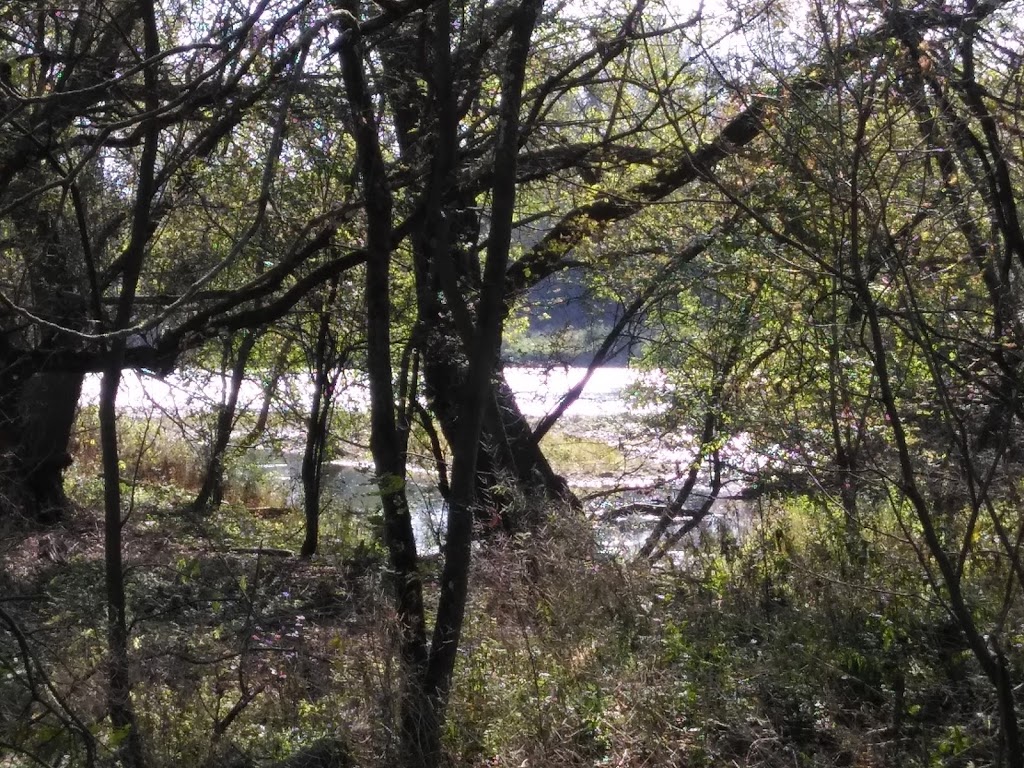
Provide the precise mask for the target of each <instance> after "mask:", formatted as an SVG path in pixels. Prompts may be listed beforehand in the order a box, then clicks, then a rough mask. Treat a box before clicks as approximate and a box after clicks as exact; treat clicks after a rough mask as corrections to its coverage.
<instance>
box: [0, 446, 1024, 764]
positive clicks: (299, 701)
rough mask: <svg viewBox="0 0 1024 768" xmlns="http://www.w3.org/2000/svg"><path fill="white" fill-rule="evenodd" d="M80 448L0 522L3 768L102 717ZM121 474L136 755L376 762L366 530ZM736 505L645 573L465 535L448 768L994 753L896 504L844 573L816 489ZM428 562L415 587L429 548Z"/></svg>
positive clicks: (967, 672)
mask: <svg viewBox="0 0 1024 768" xmlns="http://www.w3.org/2000/svg"><path fill="white" fill-rule="evenodd" d="M129 434H130V432H129ZM83 455H84V457H85V458H84V459H83V460H80V462H79V463H78V465H77V466H76V468H75V471H74V478H73V481H72V482H71V483H69V488H70V489H71V490H72V492H73V493H74V494H75V495H76V499H77V502H78V511H77V512H76V514H74V515H73V516H72V517H71V518H70V519H68V520H67V521H66V522H65V523H64V524H62V525H61V526H60V527H56V528H52V529H49V530H46V531H40V530H38V529H29V528H21V527H19V526H17V525H7V527H6V529H5V530H4V531H2V537H0V548H2V551H0V560H2V562H3V563H4V567H3V572H2V576H0V579H2V582H3V584H2V587H3V589H2V594H3V597H2V598H0V608H2V609H3V612H4V621H5V626H4V627H3V631H2V633H0V689H2V690H0V693H2V695H0V701H2V702H3V703H2V704H0V713H2V718H0V723H2V725H0V744H3V745H5V746H4V749H3V752H2V753H3V754H4V757H3V758H2V759H0V765H3V766H21V765H26V766H27V765H32V764H39V763H38V762H33V761H31V760H29V759H28V758H23V757H19V754H21V755H25V754H28V753H32V754H33V755H36V756H37V757H41V758H42V759H43V760H44V761H46V760H52V763H46V764H50V765H62V766H71V765H76V764H79V763H78V762H76V761H80V760H81V759H82V755H81V754H80V752H76V747H75V744H76V739H75V737H74V732H73V728H71V727H69V726H68V719H69V718H70V717H71V714H69V713H73V716H74V718H77V721H78V722H80V723H81V724H83V725H84V726H85V727H87V728H88V729H89V730H90V731H91V732H92V733H93V735H94V736H95V737H96V739H97V742H98V743H99V744H100V745H101V746H102V749H101V758H102V757H103V755H104V752H103V750H105V755H106V757H107V758H109V757H110V756H111V755H112V754H113V752H114V751H116V748H117V745H118V740H119V738H120V734H118V733H117V732H116V731H115V730H113V729H112V728H111V727H110V726H109V723H108V721H106V720H105V719H104V718H105V711H106V709H105V703H104V702H105V699H104V697H105V692H104V680H105V678H104V675H103V669H104V663H105V661H104V659H105V655H104V653H105V651H104V649H105V639H104V621H103V611H104V607H103V598H102V595H103V536H102V523H101V515H100V513H99V512H98V511H97V510H96V504H97V498H98V497H97V488H96V483H97V481H96V480H95V479H92V478H94V477H95V469H94V468H93V467H91V466H90V461H91V460H90V459H89V457H88V452H85V453H84V454H83ZM126 455H130V453H128V452H126ZM181 455H183V454H182V453H179V454H178V458H179V459H180V458H181ZM175 467H176V468H175ZM133 470H134V472H135V475H134V477H133V482H134V485H133V487H132V488H131V489H130V490H133V491H134V495H133V496H132V509H131V512H130V514H129V516H128V519H127V523H126V530H125V541H126V547H125V562H126V579H127V585H128V599H129V605H130V615H129V622H130V624H129V629H130V636H131V649H132V659H131V661H132V673H133V677H134V679H133V685H134V700H135V705H136V708H137V712H138V717H139V721H140V722H139V727H140V730H141V733H142V734H143V735H144V739H145V747H146V751H147V755H148V759H149V764H150V765H153V766H173V765H197V766H201V765H207V766H214V765H231V766H243V765H261V764H267V763H268V762H273V761H280V760H282V759H287V758H288V756H289V755H290V754H292V753H293V752H294V751H295V750H297V749H299V747H300V745H308V744H310V743H315V742H316V741H317V740H318V739H322V738H338V737H340V738H342V739H343V740H344V741H345V742H346V743H348V744H349V745H350V750H351V753H352V755H353V757H354V760H355V762H356V764H358V765H365V766H373V765H380V766H384V765H389V764H391V759H392V756H393V754H394V750H395V749H396V748H397V736H396V726H395V723H396V722H397V717H398V704H399V700H400V694H401V680H402V674H401V671H400V669H399V667H398V660H397V658H396V654H395V650H394V649H395V643H394V635H395V632H396V616H395V614H394V610H393V608H392V607H391V605H392V604H391V603H390V601H389V599H388V596H387V593H386V586H385V585H386V573H385V570H386V566H385V564H386V557H385V556H384V553H383V550H382V548H381V546H380V544H379V542H378V541H376V540H375V539H374V537H373V535H372V533H371V532H372V530H373V527H372V526H371V525H355V524H353V522H352V519H351V517H352V516H351V514H345V513H344V512H343V511H341V510H337V509H333V510H330V511H329V512H328V513H327V514H325V516H324V525H325V530H326V531H328V535H325V536H324V546H323V548H322V550H321V552H320V554H318V556H317V557H316V558H314V559H312V560H302V559H298V558H296V557H293V556H289V555H288V552H289V551H294V550H296V549H297V547H298V543H299V542H300V541H301V536H302V532H301V526H302V519H301V515H300V513H299V512H298V511H296V510H292V509H288V508H287V506H281V505H280V503H279V502H278V503H276V504H272V505H271V504H265V503H262V502H264V501H266V499H265V498H264V499H261V498H260V496H259V494H258V493H254V489H253V488H252V487H250V488H249V490H248V492H247V493H242V492H241V491H240V490H238V491H237V492H236V493H234V494H229V499H231V501H230V503H227V504H225V505H224V506H222V507H221V509H220V510H219V511H218V512H216V513H212V514H210V515H208V516H205V517H197V516H195V515H192V514H188V513H186V512H184V511H183V510H185V509H187V507H188V499H189V498H190V489H189V488H187V487H182V486H180V485H177V484H176V482H175V481H176V480H183V479H187V477H188V471H187V469H186V468H184V467H182V466H180V462H179V463H176V462H175V461H174V456H173V455H167V454H164V455H161V454H160V453H159V452H151V453H149V454H147V455H146V456H145V458H144V460H140V461H139V462H137V463H136V465H135V466H134V467H133ZM239 478H242V480H244V478H245V476H244V474H243V475H239V476H237V477H236V485H245V483H244V482H242V480H240V479H239ZM236 490H237V489H236ZM264 490H266V492H267V493H268V494H275V493H278V492H279V491H278V489H274V488H269V489H264ZM750 514H751V515H753V516H754V518H755V521H754V524H753V526H752V527H751V529H750V530H751V531H752V532H751V533H749V534H747V535H746V536H745V537H744V538H743V539H742V540H737V538H736V537H735V536H734V535H733V534H732V533H730V532H729V531H728V530H716V529H714V528H713V527H707V528H705V529H703V530H701V531H695V532H694V534H693V535H692V537H691V538H690V539H689V540H688V541H686V542H685V544H684V545H683V546H682V547H681V548H680V549H679V551H677V552H676V553H675V556H674V558H673V559H672V560H671V561H663V562H661V563H659V564H658V565H656V566H653V567H652V566H651V565H649V564H647V563H644V564H642V565H640V564H633V563H630V562H629V561H628V559H625V558H623V557H619V556H612V555H611V554H608V553H606V552H603V551H601V550H600V549H599V548H598V547H597V545H596V544H595V541H594V534H593V529H592V527H591V523H590V522H588V521H587V520H586V519H583V518H582V517H568V516H563V517H557V518H553V519H551V520H550V521H549V523H548V524H547V526H546V527H545V528H544V529H543V530H542V531H540V532H538V533H537V534H534V535H532V536H529V537H519V538H515V539H506V540H500V539H499V540H494V539H492V540H489V541H487V542H485V543H481V544H478V545H477V546H478V547H479V549H480V550H481V555H482V556H479V557H477V558H475V566H474V571H473V578H472V591H471V597H470V604H469V609H468V623H467V627H466V632H465V635H464V642H463V645H462V648H461V650H460V658H459V663H458V665H457V678H456V681H455V685H454V687H453V699H452V702H451V705H450V709H449V716H448V719H447V723H446V726H445V733H444V738H445V742H444V743H445V749H446V753H447V755H448V759H449V761H450V764H451V765H456V766H507V767H508V768H518V767H521V766H548V765H550V766H592V765H594V766H596V765H610V766H653V765H659V766H660V765H680V766H709V767H710V766H765V767H768V766H779V767H780V768H781V767H782V766H857V767H858V768H866V767H867V766H963V767H964V768H967V767H968V766H978V767H980V766H987V765H997V764H998V762H999V759H1000V756H999V752H998V750H999V747H998V744H999V739H998V728H997V722H996V713H995V703H994V702H993V701H992V697H991V694H990V689H989V688H988V687H987V686H986V684H985V682H984V680H983V679H982V678H981V676H980V673H979V670H978V669H977V668H976V666H975V664H974V662H973V661H972V659H971V657H970V654H969V653H968V652H967V649H966V647H965V646H964V644H963V641H962V640H961V639H960V635H959V633H958V632H957V629H956V627H955V625H954V624H953V623H952V622H951V621H950V619H949V618H948V617H947V616H946V615H945V614H944V613H943V611H942V610H941V609H940V608H939V607H937V606H936V605H935V604H934V602H933V600H932V599H931V597H930V592H929V588H928V586H927V584H926V583H924V582H923V580H922V578H921V576H920V569H919V565H918V562H917V560H916V555H915V553H914V551H913V549H912V548H910V547H908V546H907V545H906V544H905V543H904V541H903V539H902V537H901V536H900V535H899V533H898V531H899V527H898V525H897V524H896V523H895V521H893V520H887V519H886V515H885V514H883V513H881V512H879V513H878V514H877V516H876V518H875V519H874V520H873V522H872V525H871V526H869V527H868V528H867V529H866V536H865V538H866V541H867V557H866V558H865V559H864V561H863V562H862V563H858V564H857V565H856V566H855V565H851V563H850V562H849V558H848V555H847V554H846V551H845V549H844V538H843V536H844V530H845V529H844V525H843V521H842V519H841V517H840V515H839V513H838V512H837V511H835V510H832V509H831V508H830V507H829V506H828V505H827V504H824V503H819V502H816V501H814V500H812V499H807V498H768V497H765V498H762V499H760V500H758V501H757V502H754V503H753V504H752V505H751V507H750ZM423 568H424V570H425V572H424V583H425V588H426V591H427V594H428V604H429V602H430V595H431V594H432V593H434V592H436V589H437V584H436V579H437V574H436V573H434V572H433V571H434V570H435V569H436V562H435V560H433V559H431V558H424V566H423ZM1008 639H1010V638H1008ZM1012 639H1013V640H1014V644H1013V645H1012V646H1009V647H1007V648H1006V652H1007V655H1008V656H1009V657H1010V661H1011V663H1012V665H1013V667H1014V668H1015V669H1019V668H1020V667H1021V665H1022V662H1024V654H1022V653H1021V645H1022V643H1024V637H1020V636H1017V637H1015V638H1012ZM20 640H24V644H22V643H21V642H20ZM43 674H45V678H44V677H43ZM57 701H59V702H61V703H60V706H59V707H58V706H57V705H56V704H55V703H54V702H57ZM338 723H344V727H343V731H344V732H342V733H339V726H338Z"/></svg>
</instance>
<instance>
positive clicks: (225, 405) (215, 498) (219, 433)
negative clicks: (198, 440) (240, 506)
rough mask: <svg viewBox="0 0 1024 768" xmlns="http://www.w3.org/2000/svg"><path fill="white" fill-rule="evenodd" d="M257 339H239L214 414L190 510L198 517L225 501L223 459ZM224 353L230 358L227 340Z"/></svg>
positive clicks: (251, 333) (248, 335)
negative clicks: (206, 454) (199, 483)
mask: <svg viewBox="0 0 1024 768" xmlns="http://www.w3.org/2000/svg"><path fill="white" fill-rule="evenodd" d="M258 338H259V333H258V332H257V331H249V332H247V333H246V334H245V336H243V337H242V343H241V344H240V345H239V347H238V354H237V356H236V357H235V362H234V365H233V366H232V368H231V379H230V380H229V382H228V391H227V396H226V397H225V398H224V399H223V401H222V402H221V404H220V407H219V408H218V411H217V427H216V430H215V432H214V436H213V444H212V445H211V446H210V458H209V460H208V461H207V464H206V472H205V473H204V475H203V485H202V487H201V488H200V489H199V493H198V494H197V495H196V499H195V501H194V502H192V509H193V511H194V512H196V513H198V514H206V513H208V512H212V511H213V510H215V509H217V508H218V507H219V506H220V505H221V502H222V501H223V500H224V459H225V457H226V456H227V451H228V444H229V443H230V442H231V430H232V429H233V428H234V426H235V412H236V410H237V408H238V392H239V390H240V389H241V388H242V381H243V379H244V378H245V368H246V366H247V365H248V364H249V357H250V355H251V354H252V349H253V347H254V346H255V345H256V340H257V339H258ZM225 345H226V346H227V350H226V352H227V354H225V359H226V358H227V357H228V356H229V355H230V346H231V341H230V340H229V341H226V342H225Z"/></svg>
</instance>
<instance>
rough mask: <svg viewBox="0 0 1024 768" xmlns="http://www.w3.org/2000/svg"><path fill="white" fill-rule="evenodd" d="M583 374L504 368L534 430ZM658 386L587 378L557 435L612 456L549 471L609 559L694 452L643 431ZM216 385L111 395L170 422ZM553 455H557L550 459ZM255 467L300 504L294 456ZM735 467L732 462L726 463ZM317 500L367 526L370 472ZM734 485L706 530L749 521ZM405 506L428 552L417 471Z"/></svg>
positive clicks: (354, 461)
mask: <svg viewBox="0 0 1024 768" xmlns="http://www.w3.org/2000/svg"><path fill="white" fill-rule="evenodd" d="M585 373H586V371H585V369H583V368H576V367H571V366H569V367H564V366H560V367H553V368H526V367H521V368H520V367H513V368H508V369H506V379H507V381H508V383H509V386H510V387H511V388H512V390H513V392H515V394H516V399H517V402H518V404H519V407H520V409H521V410H522V411H523V413H524V414H525V415H526V416H527V418H529V419H530V420H531V421H533V422H534V423H536V422H537V421H538V420H540V419H541V418H543V417H544V416H545V415H546V414H548V413H549V412H550V411H551V410H552V409H554V408H555V407H556V406H557V405H558V404H559V402H560V401H561V399H562V397H563V396H564V394H565V393H566V392H567V391H569V389H570V388H571V387H572V386H573V385H575V384H576V383H577V382H579V381H580V380H581V379H582V378H583V376H584V375H585ZM660 385H662V381H661V379H660V377H658V376H656V375H651V374H644V373H641V372H639V371H637V370H635V369H631V368H626V367H609V368H602V369H600V370H598V371H595V372H594V374H593V375H592V376H591V378H590V380H589V381H588V383H587V386H586V388H585V389H584V391H583V393H582V395H581V396H580V397H579V398H578V399H577V400H576V401H575V402H574V403H573V404H572V405H571V406H570V407H569V408H568V409H567V410H566V412H565V415H564V416H563V419H562V420H561V421H560V423H559V426H558V427H557V429H558V430H560V431H561V432H562V433H563V434H567V435H570V436H571V439H573V440H576V441H583V442H584V444H590V445H598V446H600V445H605V446H610V447H611V448H612V449H614V450H612V451H607V452H606V453H607V454H608V455H611V456H613V457H614V456H617V457H619V458H618V459H616V460H614V461H613V462H612V463H611V464H609V462H608V458H607V456H604V457H603V462H604V463H603V464H602V469H601V471H599V472H595V471H592V470H590V469H588V468H587V467H586V466H583V467H581V466H578V465H577V463H576V462H573V461H567V462H564V463H565V464H567V465H566V466H559V465H558V460H557V456H556V457H555V459H554V460H553V463H554V464H555V469H556V470H557V471H559V472H560V473H562V474H564V475H565V476H566V477H567V478H568V480H569V482H570V484H571V485H572V486H573V487H574V489H576V491H577V493H578V494H579V495H580V496H581V497H582V498H583V499H584V501H585V509H586V512H587V514H588V515H589V516H590V518H591V519H592V520H593V522H594V525H595V529H596V531H597V533H598V535H599V538H600V540H601V541H602V542H603V544H604V545H605V546H606V547H607V548H608V549H610V550H616V551H624V552H629V551H635V550H636V549H637V548H638V547H639V546H640V545H641V544H642V543H643V541H644V540H645V539H646V537H647V535H648V534H649V532H650V531H651V529H652V528H653V526H654V524H655V523H656V521H657V516H656V515H653V514H646V515H644V514H639V515H628V516H623V517H618V518H616V517H615V516H614V515H613V514H611V513H612V512H613V511H614V510H615V509H616V507H621V506H623V505H625V504H629V503H636V502H642V503H645V504H658V503H665V502H667V501H668V500H669V499H671V498H672V497H673V496H674V495H675V492H676V489H677V488H678V487H679V485H680V484H681V480H680V476H681V475H682V474H683V473H684V472H685V471H686V467H687V466H688V464H689V462H690V461H691V460H692V456H693V447H692V445H691V444H690V440H689V437H688V435H685V434H682V435H666V434H664V433H662V432H659V431H658V430H657V429H656V428H655V427H653V426H652V425H651V424H649V423H648V422H649V418H648V417H651V416H656V415H657V412H658V408H657V407H656V406H652V405H640V404H638V401H637V400H636V399H635V398H634V397H633V394H634V392H635V390H636V389H637V388H638V387H644V386H655V387H656V386H660ZM224 387H225V382H224V380H223V378H222V377H221V376H220V375H219V374H209V373H206V372H202V371H192V372H184V373H175V374H171V375H169V376H167V377H163V378H155V377H152V376H147V375H144V374H141V373H137V372H131V371H129V372H126V373H125V375H124V378H123V380H122V383H121V388H120V390H119V392H118V408H119V410H120V411H121V412H122V413H125V414H130V415H133V416H136V417H138V416H145V415H158V414H166V415H170V416H172V417H174V418H181V417H186V416H194V415H196V414H200V413H208V412H210V411H211V410H212V409H214V408H215V407H216V406H217V404H218V403H219V402H220V399H221V397H222V396H223V392H224ZM283 387H284V388H285V390H286V398H285V399H286V401H287V402H289V403H290V404H291V406H290V407H292V408H296V409H297V410H298V412H301V410H302V409H303V408H307V407H308V402H309V396H310V388H309V386H308V384H306V383H305V380H304V379H302V378H301V377H297V376H290V377H287V378H286V379H285V380H284V382H283ZM98 397H99V377H98V376H90V377H88V378H87V379H86V381H85V384H84V386H83V391H82V399H81V402H82V403H83V404H95V403H96V402H97V401H98ZM262 398H263V390H262V386H261V383H260V382H258V381H255V380H247V381H245V382H244V383H243V386H242V388H241V391H240V394H239V407H240V408H242V409H248V410H253V411H255V410H258V409H259V407H260V405H261V404H262ZM367 404H368V393H367V389H366V386H365V383H364V382H363V381H362V380H361V377H360V376H359V375H358V374H354V373H353V374H346V376H345V377H344V378H343V381H342V386H341V388H340V395H339V403H338V407H339V408H343V409H348V410H353V411H365V410H366V409H367ZM300 440H301V436H300V435H299V433H298V431H296V433H295V434H293V435H291V436H286V440H285V444H286V445H287V444H291V445H292V446H298V445H300V444H301V442H300ZM745 448H746V446H745V445H744V443H743V441H742V439H739V440H735V441H733V443H732V445H731V451H730V452H731V454H732V456H733V457H740V459H741V460H742V457H743V455H744V452H745ZM556 453H557V452H556ZM255 458H256V459H257V461H258V462H259V463H260V464H261V465H262V466H263V467H265V468H266V469H267V470H269V471H270V472H271V473H273V474H274V475H276V476H277V477H278V478H279V479H280V480H281V481H282V482H283V483H285V484H286V485H289V486H290V488H291V490H290V498H289V503H291V504H295V505H298V502H299V500H300V497H299V495H298V494H299V490H298V487H299V486H298V483H297V478H298V476H299V466H300V461H301V457H300V456H299V454H298V452H297V450H296V449H295V448H293V449H285V450H284V451H279V452H276V453H270V452H262V453H259V454H257V455H256V457H255ZM734 460H736V459H735V458H734ZM325 475H326V482H325V493H326V495H327V497H328V498H329V499H333V501H334V503H335V506H336V507H337V508H339V509H345V510H348V511H349V514H354V515H361V516H363V517H364V518H366V517H367V516H368V515H369V514H372V513H373V512H374V511H376V510H377V509H378V506H379V505H378V500H377V494H376V489H375V486H374V484H373V480H372V467H371V466H370V463H369V461H368V459H367V458H366V456H365V453H364V454H363V455H358V456H357V455H354V456H353V457H349V458H344V459H339V460H337V461H334V462H332V463H331V466H329V467H328V468H327V470H326V473H325ZM708 490H709V487H708V485H707V483H703V484H701V483H698V485H697V487H696V488H695V489H694V493H693V494H692V496H691V501H690V502H689V503H688V504H687V505H686V507H685V508H686V509H690V510H692V509H695V508H697V507H699V506H700V504H701V503H702V502H703V500H704V498H705V496H706V493H707V492H708ZM741 491H742V486H741V484H740V483H739V482H738V481H737V480H735V479H733V480H731V481H730V482H728V483H727V484H726V486H725V488H724V489H723V491H722V494H721V496H722V499H721V500H720V501H718V502H716V504H715V506H714V507H713V512H712V515H711V516H710V517H709V520H708V523H707V525H708V526H711V527H716V526H717V527H726V528H728V529H730V530H733V531H737V532H741V531H742V529H744V528H745V527H746V526H745V523H744V520H745V519H746V518H747V517H748V513H747V511H746V506H747V505H746V504H744V503H742V502H740V501H738V499H739V496H740V495H741ZM409 495H410V504H411V505H412V506H413V508H414V511H415V515H414V520H415V528H416V533H417V539H418V540H419V542H420V546H421V547H423V548H424V549H425V550H427V551H429V550H432V549H436V547H437V540H438V531H439V530H441V529H442V528H443V525H444V507H443V504H442V502H441V499H440V496H439V494H438V493H437V490H436V486H435V484H434V482H433V477H432V474H431V473H430V472H429V471H427V470H426V469H414V470H413V471H412V472H411V473H410V479H409Z"/></svg>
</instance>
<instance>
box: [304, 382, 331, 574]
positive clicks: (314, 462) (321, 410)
mask: <svg viewBox="0 0 1024 768" xmlns="http://www.w3.org/2000/svg"><path fill="white" fill-rule="evenodd" d="M333 384H334V382H333V380H332V378H331V371H329V370H326V369H324V370H319V371H317V372H316V375H315V379H314V382H313V398H312V400H313V402H312V405H311V406H310V411H309V427H308V429H307V430H306V448H305V451H304V452H303V454H302V504H303V510H304V512H305V518H306V535H305V538H304V539H303V541H302V550H301V552H300V555H301V556H302V557H312V556H313V555H315V554H316V551H317V549H318V548H319V546H320V499H321V490H322V487H321V483H322V480H323V467H324V457H325V456H326V453H327V439H328V437H329V434H328V431H329V427H330V414H331V402H332V400H333V399H334V386H333Z"/></svg>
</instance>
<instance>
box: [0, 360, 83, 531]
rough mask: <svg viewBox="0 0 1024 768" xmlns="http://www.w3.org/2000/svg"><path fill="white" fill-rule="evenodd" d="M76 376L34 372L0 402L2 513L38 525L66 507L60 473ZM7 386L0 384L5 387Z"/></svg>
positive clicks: (65, 462) (77, 390)
mask: <svg viewBox="0 0 1024 768" xmlns="http://www.w3.org/2000/svg"><path fill="white" fill-rule="evenodd" d="M82 379H83V376H82V374H75V373H64V374H36V375H34V376H30V377H28V378H27V380H25V382H24V384H23V385H21V386H18V384H17V382H12V383H11V384H12V388H11V389H9V390H8V392H9V394H8V396H7V397H5V398H3V400H2V401H0V408H2V411H0V414H2V416H0V451H2V452H3V453H2V456H0V498H2V502H0V504H2V505H3V510H4V512H6V513H8V514H11V513H14V514H20V515H23V516H24V517H26V518H27V519H29V520H31V521H33V522H35V523H41V524H49V523H55V522H58V521H59V520H60V519H61V518H62V517H63V515H64V513H65V512H66V511H67V509H68V503H69V502H68V498H67V496H66V495H65V493H64V470H65V469H67V467H68V466H69V465H70V464H71V455H70V454H69V452H68V448H69V442H70V440H71V431H72V428H73V427H74V423H75V412H76V409H77V407H78V398H79V395H80V394H81V391H82ZM6 383H7V382H5V384H6Z"/></svg>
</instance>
